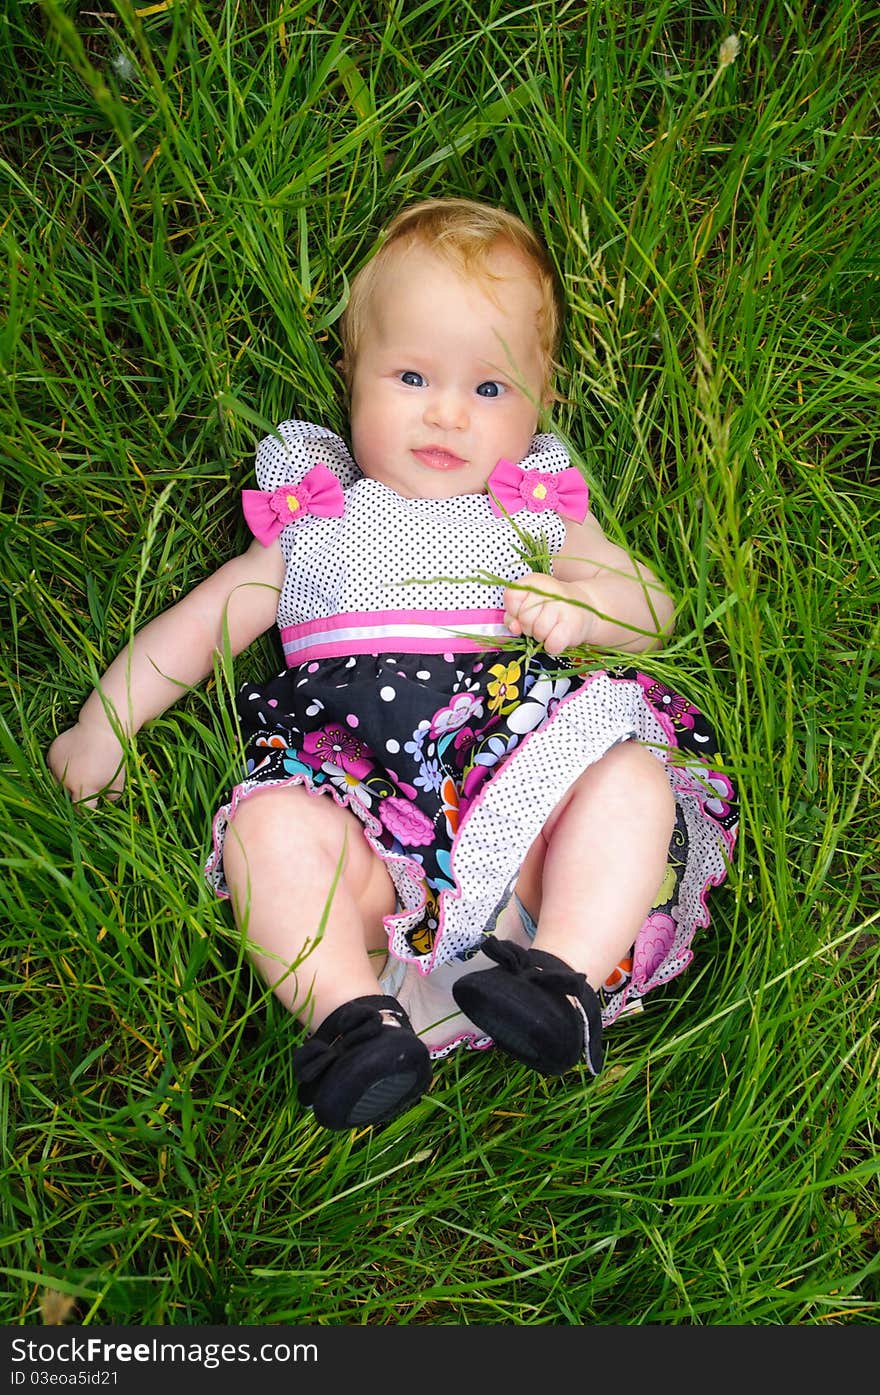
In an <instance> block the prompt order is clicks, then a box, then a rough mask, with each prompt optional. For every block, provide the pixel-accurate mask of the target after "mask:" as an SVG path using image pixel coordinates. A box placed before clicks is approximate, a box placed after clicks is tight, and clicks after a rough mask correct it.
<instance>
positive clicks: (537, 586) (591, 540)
mask: <svg viewBox="0 0 880 1395" xmlns="http://www.w3.org/2000/svg"><path fill="white" fill-rule="evenodd" d="M572 602H574V603H575V604H572ZM504 605H505V620H506V622H507V626H508V629H509V630H510V632H511V634H514V635H520V634H528V635H531V636H532V637H533V638H534V639H537V640H538V641H539V642H540V643H541V644H542V645H543V647H544V648H545V649H546V651H547V653H548V654H561V653H562V651H563V649H571V648H575V647H578V646H580V645H590V646H591V647H594V648H597V649H624V650H629V651H631V652H637V651H638V650H642V649H654V648H657V647H658V646H659V645H661V644H662V643H663V641H664V639H666V637H667V636H668V635H669V634H671V632H672V618H673V613H674V609H675V608H674V605H673V603H672V600H671V598H670V597H669V596H668V595H667V593H666V591H665V589H664V588H663V587H662V586H661V585H660V583H659V582H658V580H657V578H656V577H655V576H654V574H653V572H651V571H649V569H648V568H647V567H645V566H643V565H642V564H641V563H640V562H636V561H635V560H634V559H633V558H632V557H630V555H629V554H628V553H627V552H626V551H625V550H624V549H623V548H622V547H618V546H617V545H616V543H612V542H611V541H610V540H609V539H608V538H606V536H605V534H604V533H603V532H602V529H601V528H600V527H599V524H598V522H597V521H596V519H595V518H594V517H593V515H592V514H590V513H588V514H587V516H586V518H585V519H584V521H583V523H569V524H568V525H567V527H566V537H565V543H564V545H563V550H562V551H561V552H560V553H559V555H558V556H557V557H556V558H555V559H554V562H553V575H552V576H545V575H543V574H541V573H540V572H529V573H528V574H527V575H526V576H524V577H522V578H521V580H520V581H518V582H517V583H516V585H515V586H510V587H508V588H507V590H506V591H505V593H504Z"/></svg>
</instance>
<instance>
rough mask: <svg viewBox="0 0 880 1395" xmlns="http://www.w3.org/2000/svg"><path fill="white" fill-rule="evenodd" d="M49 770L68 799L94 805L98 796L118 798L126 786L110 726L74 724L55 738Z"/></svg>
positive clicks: (119, 747) (120, 751) (122, 766)
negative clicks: (65, 792) (67, 794)
mask: <svg viewBox="0 0 880 1395" xmlns="http://www.w3.org/2000/svg"><path fill="white" fill-rule="evenodd" d="M47 760H48V762H49V769H50V770H51V771H52V774H53V775H54V776H55V779H56V780H57V781H58V782H59V784H62V785H63V786H64V788H65V789H66V790H67V791H68V793H69V794H70V795H71V797H72V798H73V799H75V800H77V801H79V800H82V801H84V802H85V803H86V804H88V805H91V806H94V805H95V804H96V803H97V800H96V798H95V796H96V795H98V794H105V795H107V797H108V798H110V799H118V798H119V795H120V794H121V793H122V787H123V785H124V784H125V766H124V763H123V757H122V747H121V746H120V744H119V742H118V741H117V739H116V737H115V736H114V735H113V732H112V730H111V729H110V727H109V726H106V727H100V726H91V725H89V726H85V725H83V724H81V723H80V722H77V724H76V726H75V727H69V728H68V729H67V731H63V732H62V733H61V735H60V736H56V738H55V740H54V741H53V742H52V745H51V746H50V747H49V754H48V756H47Z"/></svg>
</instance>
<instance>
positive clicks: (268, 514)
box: [241, 464, 345, 547]
mask: <svg viewBox="0 0 880 1395" xmlns="http://www.w3.org/2000/svg"><path fill="white" fill-rule="evenodd" d="M241 507H242V510H243V512H244V516H245V521H246V523H247V525H248V527H249V528H250V530H251V532H252V533H253V535H254V537H255V538H256V539H257V542H260V543H262V544H263V546H264V547H268V546H269V544H270V543H272V542H274V541H275V539H276V538H277V537H278V534H279V533H280V532H281V531H282V530H283V529H284V528H286V527H287V525H288V523H295V522H296V520H297V519H298V518H305V516H306V514H310V513H314V514H319V515H320V516H321V517H322V518H339V517H340V516H341V515H342V514H343V513H344V512H345V496H344V494H343V493H342V485H341V484H340V483H339V480H338V479H337V478H336V476H335V475H334V474H333V473H332V472H331V471H330V470H328V469H327V466H326V465H320V464H319V465H315V466H313V467H312V469H311V470H309V472H308V474H307V475H304V476H303V478H302V479H301V480H300V481H299V483H298V484H282V485H280V486H279V488H278V489H243V490H242V491H241Z"/></svg>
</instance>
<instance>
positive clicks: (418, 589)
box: [256, 421, 569, 663]
mask: <svg viewBox="0 0 880 1395" xmlns="http://www.w3.org/2000/svg"><path fill="white" fill-rule="evenodd" d="M278 430H279V433H280V435H281V437H282V438H283V444H282V442H281V441H279V440H277V439H276V438H275V437H271V436H270V437H267V438H265V439H264V440H263V441H262V442H261V443H260V445H259V447H258V450H257V459H256V474H257V483H258V485H259V488H260V489H261V490H263V491H272V490H276V489H278V488H279V487H280V486H282V485H285V484H296V483H298V482H299V481H301V480H302V479H303V478H304V476H306V475H307V474H308V472H309V471H310V470H312V469H313V468H314V467H315V466H316V465H319V464H321V465H325V466H326V467H327V468H328V469H329V470H330V471H331V472H332V473H333V474H334V475H335V476H336V478H337V479H338V480H339V482H340V484H341V485H342V487H343V492H344V498H345V509H344V512H343V513H342V515H341V516H339V517H321V516H317V515H314V514H309V515H308V516H306V517H303V518H300V519H297V520H295V521H294V522H292V523H289V524H288V525H287V526H286V527H284V528H283V530H282V531H281V533H280V534H279V538H280V543H281V548H282V552H283V554H284V559H285V562H286V564H287V569H286V573H285V577H284V583H283V587H282V591H281V596H280V598H279V603H278V625H279V628H280V629H281V632H282V639H284V638H285V635H290V634H292V633H294V632H295V633H296V634H298V635H299V634H302V633H303V626H306V627H309V626H311V625H313V624H314V623H315V622H318V621H321V620H324V619H327V618H331V617H339V616H349V615H352V614H355V615H360V616H365V615H367V614H372V615H376V616H381V615H389V616H391V615H393V616H400V615H401V613H405V612H411V613H412V618H413V619H417V618H427V615H430V616H431V617H432V618H433V619H434V621H435V622H436V621H437V619H438V618H439V617H440V616H441V615H442V614H445V613H447V612H455V613H457V614H458V616H459V618H460V619H461V617H462V615H463V614H466V613H470V614H472V615H474V616H476V615H477V614H478V613H479V614H480V615H482V616H485V615H486V614H488V612H490V611H493V610H494V611H498V610H501V609H502V608H503V590H504V586H505V585H506V584H507V583H509V582H511V581H516V580H517V579H518V578H519V577H521V576H523V575H525V573H526V572H529V571H532V570H534V568H533V566H532V565H531V564H530V563H529V562H528V560H526V559H525V558H523V556H522V555H521V553H520V552H519V551H518V546H521V540H520V537H519V535H518V531H517V530H521V531H523V532H528V534H530V535H531V536H532V537H540V536H541V535H542V534H543V535H544V537H545V538H546V541H547V545H548V548H549V551H550V554H551V555H555V554H556V553H558V552H559V550H560V549H561V547H562V544H563V541H564V538H565V523H564V520H563V519H562V518H560V517H559V516H558V515H557V514H556V513H554V512H552V511H550V510H549V509H545V510H543V511H541V512H536V513H532V512H530V511H529V510H527V509H522V510H520V511H519V512H517V514H516V515H515V519H514V521H511V519H510V518H509V517H499V516H497V515H496V514H494V513H493V512H492V509H491V507H490V501H489V496H488V495H487V494H464V495H459V496H457V497H456V498H452V499H407V498H403V497H402V496H401V495H399V494H396V493H395V492H394V491H393V490H391V489H389V488H388V487H387V486H386V485H384V484H380V483H379V481H378V480H372V479H367V478H366V477H365V476H364V475H362V474H361V472H360V470H359V469H358V467H357V465H356V464H355V462H354V460H353V459H352V457H351V455H350V453H349V451H348V449H347V448H346V446H345V444H344V442H343V441H342V439H341V438H340V437H339V436H337V435H336V434H335V433H334V432H332V431H329V430H328V429H327V428H326V427H320V426H314V425H311V424H310V423H308V422H302V421H286V422H283V423H282V424H281V425H280V426H279V428H278ZM568 467H569V459H568V454H567V452H566V450H565V448H564V447H563V446H562V444H561V443H560V442H559V441H558V440H557V439H556V438H555V437H554V436H552V435H548V434H545V435H539V436H536V437H535V438H534V440H533V442H532V446H531V450H530V453H529V455H528V456H527V457H526V459H525V460H523V461H522V462H521V468H522V469H537V470H539V471H541V472H543V473H544V474H556V473H560V472H561V471H563V470H565V469H567V468H568ZM417 612H418V613H421V615H420V616H418V615H416V613H417ZM426 613H427V614H426ZM305 633H306V634H308V633H309V631H308V629H307V630H306V631H305ZM335 633H337V634H338V633H339V632H335ZM340 637H341V636H340ZM303 642H304V641H303ZM392 647H398V648H401V649H403V648H406V647H407V646H406V645H405V644H404V643H403V642H401V641H400V640H399V639H398V640H395V642H394V644H393V645H392ZM415 647H416V648H419V647H421V646H420V645H418V644H416V646H415ZM285 648H286V652H287V654H288V663H292V662H298V661H300V658H299V656H298V655H297V656H294V655H292V653H291V652H290V649H289V648H288V646H285Z"/></svg>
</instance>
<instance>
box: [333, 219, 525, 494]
mask: <svg viewBox="0 0 880 1395" xmlns="http://www.w3.org/2000/svg"><path fill="white" fill-rule="evenodd" d="M488 266H489V269H490V270H491V271H492V273H493V274H494V275H496V276H501V277H503V280H500V281H494V280H493V281H491V282H489V283H488V285H489V286H490V287H491V291H492V295H493V296H494V299H490V296H489V295H488V294H487V291H486V290H485V289H484V283H483V282H482V281H480V280H477V279H476V278H471V277H467V276H464V275H462V274H461V273H460V272H458V271H457V270H456V269H455V268H454V267H453V266H451V265H450V264H449V263H448V262H446V261H444V260H443V259H442V258H441V257H438V256H437V255H436V254H435V253H434V252H432V251H431V250H430V249H429V248H427V247H423V246H420V245H419V244H418V243H414V244H410V245H408V246H403V247H401V249H400V250H399V251H394V253H393V254H392V255H391V256H390V257H389V259H388V261H387V263H386V265H385V266H384V267H383V268H382V271H381V273H380V276H379V280H378V282H377V285H376V287H375V289H374V293H373V298H372V305H371V313H370V320H369V322H368V324H367V326H366V328H365V331H364V333H363V336H362V338H361V343H360V346H359V349H358V355H357V360H356V362H355V365H354V372H353V374H352V383H351V435H352V451H353V454H354V458H355V460H356V461H357V463H358V465H359V466H360V468H361V469H362V470H363V472H364V474H365V475H367V476H369V478H370V479H375V480H379V481H380V482H381V483H382V484H385V485H387V486H388V487H389V489H393V490H394V491H395V492H396V493H397V494H402V495H404V496H405V497H407V498H422V499H448V498H451V497H452V496H454V495H457V494H475V493H482V491H483V490H484V489H485V487H486V481H487V479H488V478H489V475H490V474H491V473H492V471H493V470H494V468H495V466H496V465H497V464H498V461H499V460H501V459H507V460H513V461H519V460H521V459H522V458H523V456H524V455H526V454H527V453H528V448H529V443H530V441H531V439H532V436H533V435H534V433H535V428H536V425H537V420H538V407H539V405H540V400H541V396H542V392H543V389H544V363H543V357H542V353H541V345H540V340H539V337H538V329H537V320H538V313H539V310H540V307H541V294H540V291H539V289H538V286H537V284H536V282H535V280H534V276H533V274H532V272H531V269H530V267H529V265H528V263H527V262H526V261H525V260H524V259H523V258H522V257H521V256H520V254H519V253H517V252H516V251H515V250H514V249H513V248H508V247H505V246H499V247H497V248H495V249H493V251H492V253H491V255H490V257H489V262H488ZM496 302H497V303H496Z"/></svg>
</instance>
